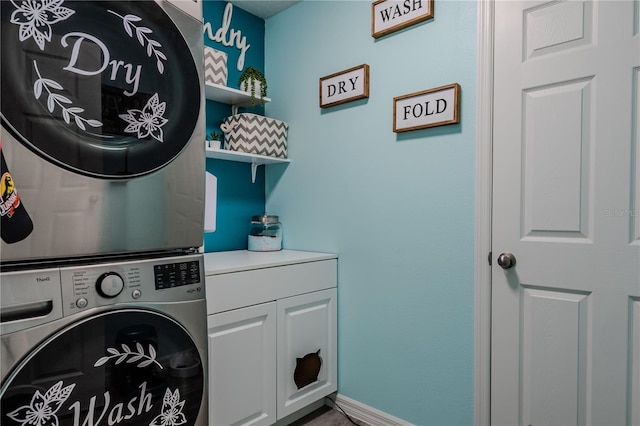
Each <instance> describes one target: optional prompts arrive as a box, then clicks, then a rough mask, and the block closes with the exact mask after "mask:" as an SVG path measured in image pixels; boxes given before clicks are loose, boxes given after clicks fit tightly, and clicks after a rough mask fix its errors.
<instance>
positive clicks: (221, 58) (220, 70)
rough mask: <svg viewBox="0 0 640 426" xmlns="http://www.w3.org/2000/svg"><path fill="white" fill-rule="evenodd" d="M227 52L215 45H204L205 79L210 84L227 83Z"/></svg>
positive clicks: (223, 84) (224, 84)
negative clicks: (216, 47) (214, 46)
mask: <svg viewBox="0 0 640 426" xmlns="http://www.w3.org/2000/svg"><path fill="white" fill-rule="evenodd" d="M228 76H229V70H228V69H227V54H226V53H225V52H222V51H220V50H217V49H214V48H213V47H209V46H205V47H204V80H205V82H207V83H209V84H220V85H222V86H226V85H227V77H228Z"/></svg>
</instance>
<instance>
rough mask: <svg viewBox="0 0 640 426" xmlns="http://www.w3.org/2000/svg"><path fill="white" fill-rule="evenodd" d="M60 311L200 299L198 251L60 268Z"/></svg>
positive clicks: (201, 272)
mask: <svg viewBox="0 0 640 426" xmlns="http://www.w3.org/2000/svg"><path fill="white" fill-rule="evenodd" d="M60 276H61V281H62V302H63V312H64V315H65V316H66V315H71V314H73V313H76V312H80V311H83V310H86V309H90V308H95V307H100V306H108V305H114V304H121V303H143V302H177V301H187V300H198V299H204V297H205V283H204V257H203V256H202V255H201V254H195V255H191V254H190V255H184V256H171V257H163V258H154V259H145V260H138V261H126V262H113V263H103V264H95V265H83V266H73V267H65V268H61V269H60Z"/></svg>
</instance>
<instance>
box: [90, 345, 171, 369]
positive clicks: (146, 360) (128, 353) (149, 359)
mask: <svg viewBox="0 0 640 426" xmlns="http://www.w3.org/2000/svg"><path fill="white" fill-rule="evenodd" d="M121 347H122V352H120V351H118V350H117V349H116V348H107V352H109V353H110V354H111V355H108V356H103V357H102V358H100V359H99V360H97V361H96V363H95V364H93V366H94V367H100V366H101V365H103V364H106V363H107V361H109V360H110V359H113V358H117V359H116V364H120V363H122V362H124V361H125V360H126V361H127V362H126V363H127V364H132V363H134V362H138V361H140V360H143V361H141V362H140V363H139V364H138V365H137V367H138V368H143V367H147V366H148V365H150V364H152V363H154V362H155V363H156V364H158V366H159V367H160V368H162V365H161V364H160V363H159V362H158V361H156V350H155V349H154V347H153V346H151V345H149V355H146V354H145V353H144V348H143V347H142V344H140V343H136V350H137V352H136V351H133V350H131V348H130V347H129V346H127V345H125V344H124V343H123V344H122V345H121ZM127 358H128V359H127Z"/></svg>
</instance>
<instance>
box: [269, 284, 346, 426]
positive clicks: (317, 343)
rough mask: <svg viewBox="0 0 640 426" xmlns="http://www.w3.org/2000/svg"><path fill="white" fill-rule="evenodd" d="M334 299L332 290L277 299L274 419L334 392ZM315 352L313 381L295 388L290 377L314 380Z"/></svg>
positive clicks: (335, 353) (335, 297) (335, 295)
mask: <svg viewBox="0 0 640 426" xmlns="http://www.w3.org/2000/svg"><path fill="white" fill-rule="evenodd" d="M336 300H337V292H336V289H335V288H331V289H328V290H322V291H317V292H313V293H307V294H303V295H300V296H294V297H289V298H286V299H280V300H278V333H277V334H278V339H277V342H278V380H277V394H278V419H281V418H283V417H285V416H288V415H289V414H291V413H293V412H295V411H297V410H299V409H300V408H303V407H305V406H307V405H308V404H311V403H313V402H315V401H317V400H319V399H321V398H323V397H324V396H326V395H328V394H330V393H331V392H335V391H336V390H337V369H336V362H337V349H336V346H337V325H336V318H337V314H336ZM318 350H319V351H320V352H319V353H318ZM316 353H318V355H319V356H320V358H321V359H322V363H321V365H320V369H319V372H318V374H317V380H313V379H310V380H313V381H312V382H311V383H309V384H306V385H304V380H302V383H303V386H302V387H300V388H298V385H296V379H295V378H294V376H297V377H296V378H297V379H298V382H300V381H301V380H300V378H301V376H302V378H303V379H304V378H305V377H308V376H309V374H311V375H312V377H313V378H315V376H314V373H315V371H314V367H315V366H314V364H315V363H316V361H317V358H316V360H314V356H313V354H316ZM305 355H307V356H308V357H307V359H308V361H306V362H305V361H303V360H304V359H305ZM298 365H300V367H299V369H298V373H299V374H296V367H297V366H298ZM299 384H300V383H299Z"/></svg>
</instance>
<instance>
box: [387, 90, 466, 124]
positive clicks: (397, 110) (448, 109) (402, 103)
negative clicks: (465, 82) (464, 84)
mask: <svg viewBox="0 0 640 426" xmlns="http://www.w3.org/2000/svg"><path fill="white" fill-rule="evenodd" d="M459 122H460V85H459V84H458V83H453V84H449V85H446V86H440V87H436V88H435V89H428V90H423V91H421V92H416V93H410V94H408V95H402V96H397V97H395V98H393V131H394V132H396V133H400V132H408V131H411V130H418V129H426V128H428V127H436V126H444V125H447V124H455V123H459Z"/></svg>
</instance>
